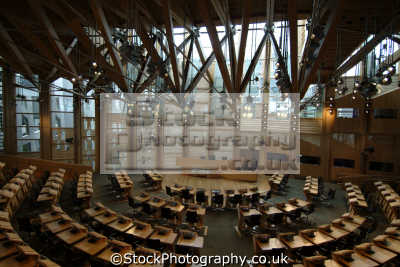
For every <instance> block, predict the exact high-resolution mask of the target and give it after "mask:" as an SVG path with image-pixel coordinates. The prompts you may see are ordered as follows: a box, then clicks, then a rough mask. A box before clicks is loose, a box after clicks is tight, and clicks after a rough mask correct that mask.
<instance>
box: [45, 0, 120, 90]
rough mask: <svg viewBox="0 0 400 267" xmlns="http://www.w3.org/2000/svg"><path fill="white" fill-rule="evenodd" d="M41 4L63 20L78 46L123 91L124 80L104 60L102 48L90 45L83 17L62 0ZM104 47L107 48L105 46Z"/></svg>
mask: <svg viewBox="0 0 400 267" xmlns="http://www.w3.org/2000/svg"><path fill="white" fill-rule="evenodd" d="M43 3H44V4H45V5H46V6H47V7H48V8H49V9H51V10H52V11H54V12H55V13H56V14H57V15H59V16H60V17H61V18H62V19H63V20H64V22H65V23H66V24H67V25H68V27H69V29H70V30H71V31H72V32H73V33H74V34H75V36H76V38H78V41H79V44H80V45H81V46H82V47H83V49H84V50H86V52H87V53H88V54H93V53H94V55H93V56H94V58H93V60H96V62H97V64H99V66H100V67H101V68H102V69H103V70H104V71H105V74H104V75H105V76H107V77H108V78H109V79H110V80H112V81H113V82H115V83H116V84H117V85H118V87H119V88H121V89H122V90H124V86H125V85H124V83H125V80H124V79H125V78H124V76H123V74H122V73H121V72H118V71H117V70H116V68H115V67H114V66H111V65H110V64H109V63H108V61H107V60H106V58H105V57H104V56H103V55H102V54H101V51H102V50H104V47H101V46H100V47H95V45H94V44H93V43H92V41H91V40H90V38H89V36H88V35H87V33H86V30H85V29H84V27H83V25H87V24H86V20H84V21H82V18H83V15H82V14H80V15H76V12H77V11H76V10H75V11H73V10H71V7H70V6H69V5H67V3H66V1H64V0H61V1H60V2H58V1H57V2H55V1H45V2H43ZM58 4H61V5H62V6H59V5H58ZM104 45H105V46H107V44H104Z"/></svg>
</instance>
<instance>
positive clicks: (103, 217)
mask: <svg viewBox="0 0 400 267" xmlns="http://www.w3.org/2000/svg"><path fill="white" fill-rule="evenodd" d="M93 219H94V220H95V221H97V222H99V223H101V224H103V225H107V224H109V223H111V222H113V221H116V220H117V219H118V216H117V214H116V213H114V212H113V211H111V210H108V209H106V211H105V212H104V213H102V214H100V215H97V216H95V217H93Z"/></svg>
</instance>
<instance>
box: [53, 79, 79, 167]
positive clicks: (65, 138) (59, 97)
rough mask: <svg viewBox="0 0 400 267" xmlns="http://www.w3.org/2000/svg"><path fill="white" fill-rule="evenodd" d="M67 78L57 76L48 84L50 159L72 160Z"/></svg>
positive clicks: (71, 110)
mask: <svg viewBox="0 0 400 267" xmlns="http://www.w3.org/2000/svg"><path fill="white" fill-rule="evenodd" d="M72 88H73V85H72V83H71V82H70V81H69V80H66V79H64V78H59V79H57V80H56V81H54V82H53V83H52V84H51V86H50V113H51V115H50V116H51V128H52V130H51V133H52V139H51V140H52V144H51V147H52V159H53V160H57V161H64V162H74V158H75V154H74V107H73V102H74V99H73V94H72V93H71V92H68V91H65V90H72Z"/></svg>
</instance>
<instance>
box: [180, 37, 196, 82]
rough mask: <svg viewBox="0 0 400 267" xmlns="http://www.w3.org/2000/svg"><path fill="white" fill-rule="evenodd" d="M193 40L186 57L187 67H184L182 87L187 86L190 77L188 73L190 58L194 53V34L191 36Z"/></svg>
mask: <svg viewBox="0 0 400 267" xmlns="http://www.w3.org/2000/svg"><path fill="white" fill-rule="evenodd" d="M191 37H192V40H191V41H190V46H189V51H188V55H187V57H188V59H186V62H185V67H184V68H183V79H182V88H185V86H186V82H187V79H188V74H189V67H190V58H191V57H192V54H193V43H194V36H191Z"/></svg>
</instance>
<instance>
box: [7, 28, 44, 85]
mask: <svg viewBox="0 0 400 267" xmlns="http://www.w3.org/2000/svg"><path fill="white" fill-rule="evenodd" d="M0 38H1V39H2V40H3V44H4V45H5V46H6V47H8V48H9V49H10V50H11V51H12V53H13V54H14V55H15V58H16V59H17V61H18V63H19V64H20V65H21V66H22V67H23V69H24V71H25V73H26V75H27V77H26V78H27V79H28V80H29V81H30V82H31V83H32V84H33V85H34V86H36V87H37V88H40V87H39V85H38V84H36V82H35V77H34V74H33V71H32V69H31V67H30V66H29V64H28V62H27V60H26V59H25V57H24V55H23V54H22V53H21V51H20V50H19V48H18V46H17V44H16V43H15V42H14V40H13V39H12V38H11V36H10V34H9V33H8V32H7V30H6V28H5V27H4V26H3V24H2V23H1V22H0Z"/></svg>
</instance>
